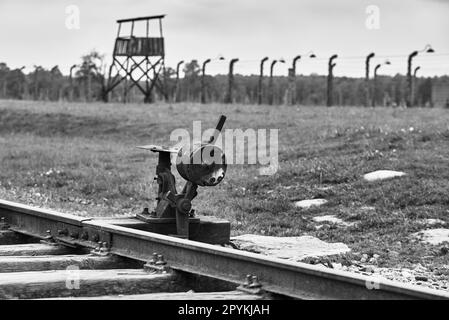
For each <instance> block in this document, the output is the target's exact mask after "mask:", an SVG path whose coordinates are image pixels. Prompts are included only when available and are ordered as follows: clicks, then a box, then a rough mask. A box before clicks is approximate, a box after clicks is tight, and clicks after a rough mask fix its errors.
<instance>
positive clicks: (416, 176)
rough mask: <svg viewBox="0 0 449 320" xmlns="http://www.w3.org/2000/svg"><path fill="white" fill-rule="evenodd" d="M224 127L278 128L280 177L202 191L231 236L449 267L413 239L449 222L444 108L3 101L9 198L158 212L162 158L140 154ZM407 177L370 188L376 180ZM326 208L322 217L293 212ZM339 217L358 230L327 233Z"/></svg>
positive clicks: (2, 153)
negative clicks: (381, 174)
mask: <svg viewBox="0 0 449 320" xmlns="http://www.w3.org/2000/svg"><path fill="white" fill-rule="evenodd" d="M219 114H225V115H226V116H227V117H228V121H227V123H226V127H227V128H241V129H246V128H255V129H256V128H277V129H279V130H280V131H279V160H280V169H279V171H278V172H277V173H276V174H275V175H273V176H260V175H258V167H257V166H254V165H245V166H239V165H232V166H230V167H229V168H228V172H227V176H226V179H225V180H224V182H223V183H221V184H220V185H219V186H217V187H215V188H207V189H206V188H204V189H203V188H202V189H200V192H199V197H198V198H197V199H196V200H195V201H194V206H195V207H196V209H197V212H200V213H202V214H207V215H214V216H218V217H222V218H226V219H228V220H230V221H231V223H232V233H233V234H234V235H238V234H242V233H257V234H264V235H278V236H296V235H305V234H308V235H313V236H316V237H318V238H320V239H321V240H324V241H329V242H344V243H346V244H347V245H349V246H350V247H351V248H352V249H353V253H352V254H358V253H367V254H373V253H377V254H379V255H380V259H379V264H380V265H384V266H398V265H407V264H413V263H418V262H419V263H421V264H423V265H428V264H432V265H434V266H438V265H447V264H448V262H449V255H447V254H445V253H444V252H441V250H438V248H433V247H431V246H428V245H424V244H422V243H420V242H416V241H414V240H413V239H412V238H411V237H410V235H411V234H412V233H414V232H417V231H420V230H422V229H423V228H425V226H424V225H423V224H422V221H423V219H427V218H436V219H441V220H443V221H445V222H446V223H449V112H448V111H447V110H443V109H408V110H403V109H393V108H389V109H386V108H378V109H371V108H324V107H322V108H319V107H315V108H311V107H287V106H276V107H270V106H244V105H196V104H195V105H191V104H176V105H168V104H162V105H122V104H108V105H105V104H101V103H98V104H64V103H44V102H17V101H15V102H13V101H0V198H3V199H8V200H13V201H18V202H22V203H28V204H32V205H39V206H44V207H48V208H53V209H57V210H61V211H64V212H71V213H76V214H79V215H90V216H97V215H112V214H113V215H123V214H135V213H137V212H139V211H141V210H142V208H143V207H148V206H152V205H153V201H154V188H155V185H154V182H153V175H154V167H155V164H156V156H155V155H154V154H151V153H149V152H145V151H142V150H138V149H136V148H135V146H137V145H142V144H149V143H162V144H167V143H168V142H169V141H168V138H169V135H170V132H171V131H172V130H173V129H176V128H186V129H190V130H191V127H192V121H194V120H202V121H204V123H203V128H207V127H211V126H213V125H214V124H215V121H216V119H217V118H218V115H219ZM378 169H391V170H399V171H405V172H406V173H407V176H405V177H401V178H398V179H392V180H388V181H383V182H374V183H368V182H365V181H363V179H362V176H363V174H365V173H368V172H370V171H373V170H378ZM323 197H324V198H326V199H327V200H329V202H328V203H327V204H326V205H324V206H322V207H319V208H312V209H310V210H300V209H298V208H296V207H295V206H294V202H295V201H298V200H302V199H310V198H323ZM326 214H332V215H337V216H338V217H339V218H342V219H343V220H345V221H346V222H357V224H354V225H353V226H350V227H341V226H338V225H333V224H329V225H325V226H324V227H323V228H321V229H317V228H316V226H317V225H318V223H316V222H314V221H313V220H312V218H313V217H315V216H319V215H326Z"/></svg>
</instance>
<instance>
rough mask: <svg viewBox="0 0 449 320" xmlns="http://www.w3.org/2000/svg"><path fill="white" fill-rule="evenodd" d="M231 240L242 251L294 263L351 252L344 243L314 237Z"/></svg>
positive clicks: (255, 236) (269, 237) (265, 237)
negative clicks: (328, 241)
mask: <svg viewBox="0 0 449 320" xmlns="http://www.w3.org/2000/svg"><path fill="white" fill-rule="evenodd" d="M231 240H232V242H233V243H234V244H235V245H236V246H237V247H238V248H239V249H240V250H245V251H251V252H256V253H261V254H265V255H268V256H272V257H275V258H281V259H288V260H292V261H301V260H303V259H305V258H308V257H321V256H331V255H337V254H342V253H346V252H349V251H351V249H350V248H349V247H348V246H347V245H345V244H344V243H327V242H324V241H321V240H320V239H318V238H315V237H312V236H301V237H271V236H260V235H255V234H245V235H241V236H237V237H233V238H232V239H231Z"/></svg>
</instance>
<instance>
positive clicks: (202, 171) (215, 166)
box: [137, 116, 228, 239]
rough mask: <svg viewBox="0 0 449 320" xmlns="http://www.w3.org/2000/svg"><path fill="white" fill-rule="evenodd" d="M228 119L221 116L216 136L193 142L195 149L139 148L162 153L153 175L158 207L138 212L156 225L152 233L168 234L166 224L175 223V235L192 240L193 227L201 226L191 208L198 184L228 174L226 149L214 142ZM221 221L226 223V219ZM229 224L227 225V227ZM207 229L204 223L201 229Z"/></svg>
mask: <svg viewBox="0 0 449 320" xmlns="http://www.w3.org/2000/svg"><path fill="white" fill-rule="evenodd" d="M225 121H226V117H225V116H221V117H220V119H219V121H218V124H217V126H216V129H215V132H214V135H213V136H212V137H211V138H210V139H209V140H208V141H203V142H201V143H198V144H194V145H193V148H190V147H188V146H182V147H181V148H176V147H166V146H156V145H148V146H140V147H138V148H140V149H144V150H150V151H152V152H157V153H158V154H159V160H158V165H157V167H156V177H155V178H154V179H155V180H156V181H157V183H158V191H157V197H156V200H157V206H156V208H155V209H154V210H153V211H151V212H150V211H149V209H148V208H145V209H144V210H143V212H142V213H140V214H138V215H137V218H138V219H140V220H142V221H145V222H147V223H149V224H152V225H154V229H153V232H157V233H167V231H166V230H170V228H167V225H176V234H173V235H174V236H177V237H180V238H185V239H189V238H192V237H190V229H191V227H194V226H195V230H196V231H197V232H198V229H201V228H198V224H200V223H201V222H200V219H199V218H197V217H196V216H195V210H194V209H192V200H193V199H194V198H195V197H196V196H197V194H198V192H197V190H198V187H199V186H201V187H213V186H216V185H218V184H219V183H220V182H221V181H222V180H223V179H224V177H225V174H226V167H227V166H226V157H225V154H224V152H223V150H222V149H221V148H219V147H218V146H216V145H215V142H216V139H217V137H218V135H219V134H220V132H221V130H222V129H223V125H224V123H225ZM172 154H176V156H177V159H176V169H177V171H178V173H179V174H180V175H181V177H183V178H184V179H185V180H186V183H185V185H184V187H183V189H182V191H181V192H178V191H177V190H176V181H175V176H174V175H173V173H172V172H171V166H172V163H171V155H172ZM212 224H213V222H212ZM221 224H222V225H223V222H221ZM208 225H211V222H210V221H208ZM227 227H228V226H226V225H225V228H227ZM204 228H205V225H204V224H203V225H202V229H204ZM192 229H193V228H192ZM171 230H173V228H171ZM200 232H201V231H200ZM226 232H227V231H226Z"/></svg>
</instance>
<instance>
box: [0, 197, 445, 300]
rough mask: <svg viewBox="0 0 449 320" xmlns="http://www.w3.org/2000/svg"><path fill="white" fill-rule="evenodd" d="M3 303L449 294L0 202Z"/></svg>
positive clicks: (130, 221)
mask: <svg viewBox="0 0 449 320" xmlns="http://www.w3.org/2000/svg"><path fill="white" fill-rule="evenodd" d="M0 218H1V222H0V299H17V298H19V299H80V298H82V299H154V300H156V299H163V300H171V299H172V300H183V299H207V300H214V299H225V300H234V299H235V300H260V299H278V298H281V299H282V298H288V299H290V298H293V299H448V298H449V293H447V292H444V291H437V290H433V289H427V288H421V287H417V286H411V285H406V284H401V283H396V282H391V281H387V280H380V279H376V278H373V277H369V276H363V275H354V274H351V273H348V272H343V271H336V270H330V269H323V268H321V267H318V266H313V265H308V264H304V263H295V262H289V261H285V260H281V259H275V258H270V257H266V256H263V255H259V254H254V253H249V252H243V251H239V250H235V249H230V248H226V247H222V246H218V245H211V244H205V243H201V242H195V241H190V240H185V239H180V238H176V237H170V236H165V235H160V234H155V233H151V232H148V231H145V230H144V229H145V224H144V223H141V222H139V221H138V220H137V219H134V218H121V219H115V218H106V219H93V218H86V217H79V216H73V215H68V214H63V213H58V212H55V211H51V210H45V209H37V208H33V207H29V206H26V205H21V204H17V203H13V202H9V201H4V200H0Z"/></svg>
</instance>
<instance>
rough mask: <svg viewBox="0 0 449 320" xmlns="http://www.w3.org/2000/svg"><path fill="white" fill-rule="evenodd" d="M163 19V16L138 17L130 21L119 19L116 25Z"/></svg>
mask: <svg viewBox="0 0 449 320" xmlns="http://www.w3.org/2000/svg"><path fill="white" fill-rule="evenodd" d="M163 18H165V14H161V15H158V16H147V17H138V18H130V19H120V20H117V23H126V22H136V21H142V20H154V19H163Z"/></svg>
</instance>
